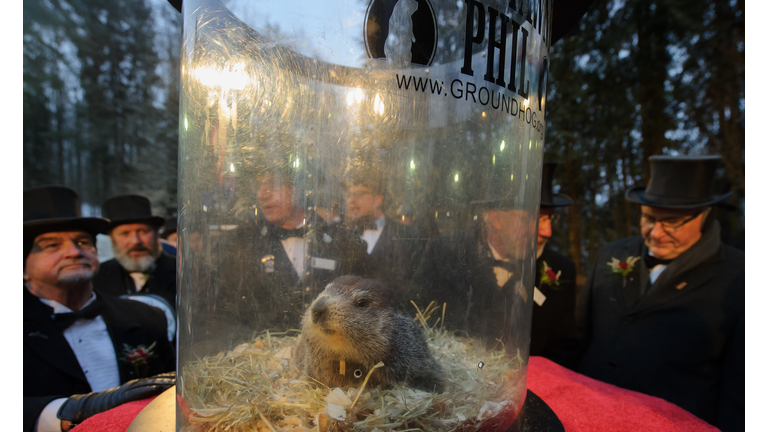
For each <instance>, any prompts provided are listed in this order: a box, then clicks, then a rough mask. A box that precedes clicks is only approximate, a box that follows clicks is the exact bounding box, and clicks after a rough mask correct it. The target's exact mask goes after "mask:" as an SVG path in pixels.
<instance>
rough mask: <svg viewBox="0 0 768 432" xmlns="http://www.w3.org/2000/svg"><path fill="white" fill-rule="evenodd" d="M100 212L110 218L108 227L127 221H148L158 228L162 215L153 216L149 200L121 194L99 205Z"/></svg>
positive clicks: (139, 196)
mask: <svg viewBox="0 0 768 432" xmlns="http://www.w3.org/2000/svg"><path fill="white" fill-rule="evenodd" d="M101 212H102V214H104V216H106V217H108V218H109V220H110V225H109V229H113V228H115V227H116V226H118V225H123V224H129V223H149V224H152V225H154V226H155V228H160V227H161V226H163V224H164V223H165V218H163V217H162V216H153V215H152V207H151V206H150V204H149V200H148V199H147V198H145V197H143V196H141V195H122V196H117V197H114V198H110V199H108V200H106V201H105V202H104V204H102V206H101Z"/></svg>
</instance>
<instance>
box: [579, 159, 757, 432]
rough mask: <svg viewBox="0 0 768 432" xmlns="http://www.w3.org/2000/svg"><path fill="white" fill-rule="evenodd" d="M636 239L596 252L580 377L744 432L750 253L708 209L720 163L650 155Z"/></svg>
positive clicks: (583, 310) (583, 303) (635, 197)
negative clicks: (725, 240) (731, 242)
mask: <svg viewBox="0 0 768 432" xmlns="http://www.w3.org/2000/svg"><path fill="white" fill-rule="evenodd" d="M649 161H650V163H651V178H650V181H649V182H648V185H647V187H635V188H632V189H629V190H628V191H627V192H626V194H625V196H626V199H627V200H629V201H631V202H633V203H635V204H639V205H640V206H641V212H642V216H641V218H640V232H641V235H640V236H635V237H629V238H625V239H622V240H619V241H615V242H613V243H609V244H607V245H605V246H604V247H603V248H601V249H600V251H598V253H597V256H596V258H595V262H594V264H593V267H592V270H591V271H590V274H589V276H588V280H587V282H586V284H585V285H584V287H583V289H582V291H581V292H580V293H579V296H578V299H577V311H576V317H577V322H578V324H579V329H580V333H581V335H582V336H583V338H584V342H585V347H586V352H585V353H584V356H583V357H582V358H581V362H580V364H579V367H578V371H579V372H581V373H583V374H585V375H588V376H590V377H593V378H596V379H599V380H601V381H605V382H608V383H611V384H615V385H617V386H619V387H623V388H627V389H630V390H635V391H639V392H642V393H646V394H649V395H652V396H657V397H660V398H662V399H665V400H667V401H669V402H672V403H674V404H676V405H678V406H680V407H682V408H684V409H686V410H688V411H690V412H691V413H693V414H694V415H696V416H698V417H700V418H702V419H703V420H705V421H708V422H710V423H712V424H714V425H715V426H717V427H719V428H720V429H722V430H724V431H730V430H744V379H745V375H744V374H745V366H744V361H745V360H744V301H745V298H744V285H745V278H744V253H743V252H741V251H738V250H736V249H735V248H733V247H731V246H728V245H725V244H722V242H721V239H720V225H719V224H718V222H717V220H715V218H713V217H712V215H711V213H710V212H711V210H712V206H713V205H714V204H716V203H718V202H720V201H721V200H723V199H725V198H726V197H727V196H728V194H724V195H720V196H716V195H714V194H713V182H714V176H715V170H716V169H717V166H718V164H719V163H720V157H719V156H696V157H693V156H691V157H671V156H651V157H650V158H649Z"/></svg>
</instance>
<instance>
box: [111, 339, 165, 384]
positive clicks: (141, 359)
mask: <svg viewBox="0 0 768 432" xmlns="http://www.w3.org/2000/svg"><path fill="white" fill-rule="evenodd" d="M155 345H157V342H152V345H150V346H148V347H147V346H145V345H139V346H137V347H135V348H132V347H131V346H130V345H128V344H123V355H122V356H121V357H120V358H119V360H120V361H122V362H125V363H128V364H130V365H131V366H132V367H133V370H134V372H136V374H137V375H138V376H142V375H143V374H142V373H141V372H142V371H143V370H145V369H146V367H147V364H148V363H147V360H149V359H150V358H154V357H157V355H155V352H154V351H153V350H154V348H155Z"/></svg>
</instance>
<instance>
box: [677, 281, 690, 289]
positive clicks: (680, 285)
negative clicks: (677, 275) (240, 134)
mask: <svg viewBox="0 0 768 432" xmlns="http://www.w3.org/2000/svg"><path fill="white" fill-rule="evenodd" d="M686 285H688V282H680V283H679V284H677V285H675V288H677V289H679V290H681V289H683V288H685V287H686Z"/></svg>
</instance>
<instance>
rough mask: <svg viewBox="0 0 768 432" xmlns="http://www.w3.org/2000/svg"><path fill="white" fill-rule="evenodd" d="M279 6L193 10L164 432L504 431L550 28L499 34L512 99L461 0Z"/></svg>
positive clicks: (511, 413)
mask: <svg viewBox="0 0 768 432" xmlns="http://www.w3.org/2000/svg"><path fill="white" fill-rule="evenodd" d="M471 3H472V4H473V6H472V7H473V8H474V9H473V10H474V11H477V10H479V8H486V9H484V10H490V9H487V8H489V7H493V8H495V9H496V10H497V11H498V10H501V11H505V10H506V8H507V7H509V6H508V3H507V2H500V1H497V2H491V3H490V6H489V5H484V4H482V3H479V2H471ZM475 3H476V4H475ZM288 4H289V5H290V6H286V5H288ZM286 5H283V4H268V5H260V6H259V7H258V8H256V7H250V8H249V7H248V5H247V4H245V3H244V2H227V3H226V4H224V5H223V4H221V3H219V2H217V1H213V0H190V1H185V2H184V11H183V13H184V23H185V24H184V26H185V28H184V47H183V57H182V68H181V70H182V78H183V88H182V106H181V108H182V113H181V118H182V119H183V125H184V127H183V128H182V129H181V144H180V164H179V165H180V191H179V194H180V205H181V208H182V211H181V212H180V216H179V225H180V230H179V232H180V238H181V241H180V257H179V263H180V264H179V266H180V277H179V290H180V291H179V305H178V306H179V307H178V313H179V321H180V325H179V338H178V341H179V353H178V362H179V363H178V365H179V367H178V370H179V376H180V378H179V381H178V386H177V392H178V398H177V401H178V407H179V411H178V412H179V413H178V416H177V417H178V421H177V428H178V430H185V431H186V430H189V431H192V430H206V431H207V430H225V429H226V430H294V429H298V430H321V431H322V430H338V429H344V430H346V429H348V428H352V427H357V428H359V429H362V430H367V429H374V428H376V427H378V428H380V429H382V430H384V429H396V430H404V429H409V428H414V427H418V428H422V429H424V430H431V431H439V430H453V429H457V428H461V429H465V430H472V429H483V428H493V427H498V428H499V430H506V428H508V427H509V425H511V424H512V422H513V421H514V419H515V417H516V416H517V414H518V412H519V410H520V409H521V407H522V403H523V401H524V397H525V386H526V363H527V359H528V346H529V338H530V322H531V311H532V300H531V296H532V290H533V285H532V283H533V275H534V274H535V268H534V266H535V257H536V255H535V242H536V240H535V239H536V236H535V235H534V232H535V231H536V223H537V221H538V197H539V187H540V181H539V176H540V166H541V142H542V140H543V129H542V128H543V126H542V124H543V123H542V122H543V120H544V118H543V117H544V112H543V107H542V106H540V104H538V103H537V102H536V101H537V100H538V99H536V98H539V97H541V95H540V94H539V93H538V90H537V89H538V88H539V82H540V79H539V73H540V71H541V67H540V64H541V59H542V58H543V57H544V56H546V52H547V47H546V45H545V44H544V43H543V42H542V39H543V37H542V36H541V35H540V34H538V32H537V31H536V29H534V28H533V27H532V25H533V24H532V23H531V22H528V21H526V20H525V18H524V17H523V18H521V22H523V24H522V26H523V28H525V29H526V31H527V35H528V36H527V39H526V41H527V42H526V43H527V44H528V45H527V51H523V50H522V49H518V50H517V51H515V52H516V54H515V55H516V57H514V56H512V54H511V53H512V47H511V44H512V43H513V42H512V41H513V38H512V37H511V36H509V35H507V36H508V37H507V38H506V41H507V45H509V46H508V47H507V48H506V49H507V57H506V58H507V60H505V62H506V63H509V64H512V65H513V67H514V68H516V69H515V71H509V70H507V71H506V72H505V73H506V74H507V75H506V79H508V80H509V82H510V83H511V82H513V81H514V80H520V79H521V78H519V77H520V76H521V74H523V72H521V71H522V70H523V69H522V67H521V66H522V65H526V66H525V71H526V72H525V74H526V75H525V76H526V78H525V79H526V80H527V83H526V88H528V90H527V92H528V93H526V95H525V96H524V97H523V96H520V95H519V94H518V93H517V90H515V89H513V90H510V88H512V87H515V88H516V87H518V86H517V84H514V85H513V84H509V85H510V86H511V87H509V88H508V86H507V84H506V83H505V84H504V85H499V84H497V83H495V81H488V80H487V79H485V78H484V75H483V74H484V73H485V69H486V61H487V57H486V56H483V55H482V52H485V51H486V49H487V45H488V43H487V41H485V42H482V41H481V42H475V43H474V45H473V44H470V53H469V55H468V56H465V55H464V52H463V51H462V50H461V49H455V46H456V44H457V41H458V43H459V44H461V41H462V40H464V36H465V34H466V32H465V30H466V29H465V28H464V27H463V25H464V23H465V22H466V20H467V18H466V14H467V11H466V10H465V9H464V8H465V6H464V5H465V3H463V2H458V3H457V2H444V3H443V2H439V1H430V2H427V1H426V0H419V1H416V0H400V1H396V0H395V1H378V0H374V1H370V2H369V1H359V2H352V3H348V2H342V1H339V2H338V4H336V3H334V2H331V4H325V5H322V6H318V5H317V4H315V3H312V2H306V4H301V5H299V4H294V3H293V2H288V3H286ZM310 10H311V11H313V12H314V11H317V14H316V15H313V14H312V13H309V12H306V13H301V14H299V13H298V12H297V11H310ZM488 13H489V14H490V12H488ZM315 16H319V17H325V18H323V19H316V18H315ZM489 16H490V15H489ZM438 17H439V19H438ZM497 18H498V17H497ZM499 19H500V18H499ZM425 20H426V21H425ZM425 22H426V23H427V24H429V25H426V24H424V23H425ZM417 23H418V25H416V24H417ZM483 25H484V26H485V24H483ZM539 25H540V24H539ZM356 26H357V27H356ZM430 26H432V27H430ZM425 28H426V29H432V33H429V34H427V35H426V36H425V30H424V29H425ZM519 29H520V27H519V26H518V27H514V28H513V27H512V26H510V29H509V31H510V32H512V31H521V30H519ZM363 30H365V31H363ZM475 30H476V29H475V28H473V29H472V31H475ZM355 32H357V33H355ZM473 36H474V35H473ZM481 36H482V35H481ZM430 37H431V39H430ZM497 37H498V35H497ZM481 39H482V38H481ZM514 40H515V41H517V40H518V39H514ZM520 40H521V41H522V39H520ZM425 41H427V42H425ZM519 43H523V42H519ZM430 44H431V45H430ZM451 46H454V48H451ZM495 49H496V51H495V52H498V48H495ZM524 52H527V53H528V54H524ZM526 55H527V56H528V57H525V56H526ZM510 59H511V60H510ZM499 61H500V60H499V57H498V56H497V61H496V63H493V60H491V63H490V65H491V67H492V69H493V70H498V69H497V67H499V66H498V62H499ZM419 62H420V63H419ZM467 62H470V63H472V65H473V67H474V68H475V72H474V75H468V74H466V73H463V72H462V69H463V67H464V66H465V65H466V64H467ZM427 66H428V67H427ZM502 69H503V68H502ZM511 73H512V74H516V75H515V76H516V77H517V78H514V77H513V76H511V75H510V74H511ZM520 88H521V89H522V88H523V87H522V86H520ZM520 91H522V90H520ZM529 99H531V100H532V102H530V103H529V102H528V100H529ZM526 107H527V108H526ZM526 142H528V143H529V145H528V146H525V145H524V144H525V143H526ZM533 143H535V145H533ZM515 144H517V145H515Z"/></svg>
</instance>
